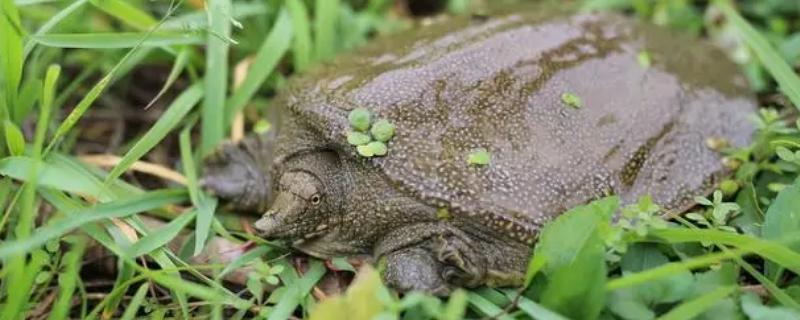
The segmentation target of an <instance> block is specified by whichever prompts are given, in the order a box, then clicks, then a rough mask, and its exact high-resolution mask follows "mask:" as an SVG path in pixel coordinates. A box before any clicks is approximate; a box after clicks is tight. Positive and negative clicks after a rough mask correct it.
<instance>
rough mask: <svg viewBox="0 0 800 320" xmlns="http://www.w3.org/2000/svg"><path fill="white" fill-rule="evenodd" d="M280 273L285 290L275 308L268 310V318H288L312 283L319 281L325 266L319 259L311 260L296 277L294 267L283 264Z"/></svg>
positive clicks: (276, 319) (274, 319)
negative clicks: (308, 266)
mask: <svg viewBox="0 0 800 320" xmlns="http://www.w3.org/2000/svg"><path fill="white" fill-rule="evenodd" d="M284 267H285V269H284V270H283V273H281V280H282V281H283V283H284V284H285V285H286V286H285V288H287V291H285V292H284V294H283V295H282V296H281V299H280V301H278V303H277V304H276V305H275V309H273V310H272V312H270V314H269V317H268V320H278V319H288V318H289V316H291V315H292V313H294V311H295V309H296V308H297V306H298V305H299V304H300V301H301V300H302V299H304V298H305V297H306V296H307V295H308V294H309V292H310V291H311V289H312V288H313V287H314V285H315V284H316V283H317V282H319V280H320V279H321V278H322V275H324V274H325V266H324V265H323V264H322V263H321V262H319V261H316V260H315V261H313V262H312V263H311V266H310V268H309V269H308V270H307V271H306V273H305V274H303V277H302V278H300V279H298V278H297V275H296V273H295V270H294V268H292V267H291V266H288V265H286V266H284Z"/></svg>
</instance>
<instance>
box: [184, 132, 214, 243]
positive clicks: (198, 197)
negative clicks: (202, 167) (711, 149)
mask: <svg viewBox="0 0 800 320" xmlns="http://www.w3.org/2000/svg"><path fill="white" fill-rule="evenodd" d="M190 130H191V126H187V127H186V128H185V129H183V131H181V134H180V137H179V138H178V139H179V140H180V141H179V143H180V149H181V162H182V163H183V170H184V175H185V176H186V184H187V187H188V188H189V198H190V199H191V200H192V204H193V205H194V206H195V208H197V222H196V224H195V236H194V255H198V254H200V252H202V251H203V247H204V246H205V243H206V240H207V239H208V234H209V231H210V230H211V223H212V221H213V220H214V212H215V210H216V208H217V199H216V198H211V197H208V196H206V195H205V194H203V193H202V192H201V191H200V185H199V184H198V183H197V169H195V168H196V167H195V163H194V158H193V157H192V147H191V142H190V139H189V133H190Z"/></svg>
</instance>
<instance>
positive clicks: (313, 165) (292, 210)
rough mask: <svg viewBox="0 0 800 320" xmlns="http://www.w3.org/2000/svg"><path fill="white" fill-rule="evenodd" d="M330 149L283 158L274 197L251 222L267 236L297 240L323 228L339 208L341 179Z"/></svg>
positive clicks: (337, 163) (334, 155) (335, 157)
mask: <svg viewBox="0 0 800 320" xmlns="http://www.w3.org/2000/svg"><path fill="white" fill-rule="evenodd" d="M338 169H339V159H338V157H337V156H336V154H335V153H333V152H313V153H307V154H302V155H299V156H296V157H293V158H292V159H289V160H288V161H287V164H286V166H285V169H284V170H282V173H281V174H280V178H279V180H278V185H277V190H275V195H276V196H275V200H274V201H273V202H272V205H271V206H270V208H269V210H267V211H266V213H264V216H263V217H262V218H261V219H259V220H258V221H257V222H256V223H255V227H256V229H258V230H259V232H260V235H261V236H262V237H264V238H267V239H282V240H290V241H293V240H300V239H308V238H312V237H315V236H318V235H321V234H323V233H324V232H326V230H327V228H328V226H329V224H328V222H329V221H330V220H331V218H332V217H333V216H334V215H335V214H336V213H337V212H340V211H341V199H342V198H343V197H342V195H341V194H340V193H341V190H343V188H342V187H343V186H342V184H343V182H342V179H340V178H339V171H340V170H338Z"/></svg>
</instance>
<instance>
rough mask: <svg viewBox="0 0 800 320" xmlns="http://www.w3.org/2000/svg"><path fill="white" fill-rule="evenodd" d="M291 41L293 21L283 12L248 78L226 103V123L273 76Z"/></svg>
mask: <svg viewBox="0 0 800 320" xmlns="http://www.w3.org/2000/svg"><path fill="white" fill-rule="evenodd" d="M291 41H292V21H291V19H290V17H289V13H288V12H287V11H286V10H281V12H280V13H279V14H278V19H277V21H275V25H273V26H272V29H271V30H270V32H269V35H267V38H266V40H264V42H263V43H262V44H261V48H259V49H258V53H256V56H255V59H254V60H253V64H252V65H251V67H250V70H249V71H248V72H247V76H245V78H244V80H243V81H242V83H241V85H240V86H239V87H238V88H237V89H236V92H234V93H233V95H232V96H231V98H230V99H228V102H227V103H226V105H227V112H228V113H227V118H226V119H227V120H226V123H230V121H229V120H231V119H233V115H234V114H235V113H236V112H238V111H239V110H241V109H242V108H244V106H245V105H246V104H247V102H249V101H250V99H252V98H253V95H254V94H255V93H256V91H258V88H259V87H261V84H262V83H264V80H267V77H268V76H269V75H270V74H272V72H273V71H274V70H275V67H276V66H277V65H278V62H280V60H281V58H282V57H283V55H284V54H286V51H287V50H288V49H289V44H290V43H291Z"/></svg>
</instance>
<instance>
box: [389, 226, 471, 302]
mask: <svg viewBox="0 0 800 320" xmlns="http://www.w3.org/2000/svg"><path fill="white" fill-rule="evenodd" d="M387 238H388V239H386V241H384V242H383V243H381V245H379V246H378V250H377V254H378V255H379V256H381V257H382V258H383V259H385V261H384V262H385V263H386V268H385V272H384V280H386V282H387V283H388V284H389V285H391V286H392V287H394V288H396V289H399V290H401V291H408V290H422V291H426V292H432V293H435V294H447V293H449V291H450V288H451V287H452V286H455V287H476V286H479V285H481V284H484V283H485V282H486V269H487V267H486V266H487V264H486V259H485V258H484V257H483V256H482V255H480V254H478V253H477V252H475V249H473V248H474V247H475V246H476V245H477V244H476V243H474V242H473V241H472V240H471V239H470V238H469V237H468V236H467V235H466V234H465V233H464V232H462V231H460V230H458V229H456V228H454V227H452V226H451V225H449V224H448V223H447V222H439V223H425V224H415V225H411V226H407V227H404V228H400V229H397V230H395V231H393V232H391V233H390V234H389V237H387Z"/></svg>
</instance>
